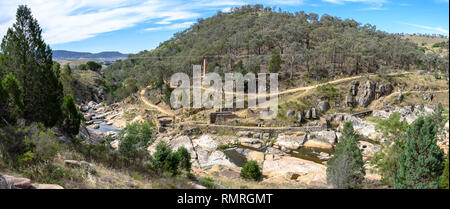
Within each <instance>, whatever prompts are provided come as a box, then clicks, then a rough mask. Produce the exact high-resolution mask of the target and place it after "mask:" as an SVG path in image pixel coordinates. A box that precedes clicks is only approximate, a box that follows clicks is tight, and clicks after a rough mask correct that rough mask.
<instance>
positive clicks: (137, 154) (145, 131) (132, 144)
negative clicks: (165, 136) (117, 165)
mask: <svg viewBox="0 0 450 209" xmlns="http://www.w3.org/2000/svg"><path fill="white" fill-rule="evenodd" d="M154 132H155V130H154V125H153V123H152V122H151V121H145V122H143V123H139V122H135V123H132V124H129V125H127V126H126V127H125V128H124V129H123V130H122V131H121V132H120V134H119V140H120V145H119V152H120V153H121V154H122V155H123V156H126V157H128V158H131V159H136V158H142V157H145V156H143V155H145V153H146V152H147V147H148V146H149V145H151V144H152V143H153V141H154V138H155V136H154Z"/></svg>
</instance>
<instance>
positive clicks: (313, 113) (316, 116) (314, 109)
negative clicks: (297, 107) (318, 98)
mask: <svg viewBox="0 0 450 209" xmlns="http://www.w3.org/2000/svg"><path fill="white" fill-rule="evenodd" d="M311 118H312V119H318V118H319V114H318V113H317V111H316V108H314V107H312V108H311Z"/></svg>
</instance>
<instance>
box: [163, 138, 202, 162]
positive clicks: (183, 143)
mask: <svg viewBox="0 0 450 209" xmlns="http://www.w3.org/2000/svg"><path fill="white" fill-rule="evenodd" d="M169 145H170V146H171V147H172V149H173V150H174V151H176V150H177V149H178V148H180V147H184V148H186V149H187V151H188V152H189V153H190V154H191V158H194V159H195V158H196V157H197V156H196V153H195V151H194V146H193V144H192V142H191V139H189V137H188V136H179V137H176V138H174V139H172V140H171V141H170V142H169Z"/></svg>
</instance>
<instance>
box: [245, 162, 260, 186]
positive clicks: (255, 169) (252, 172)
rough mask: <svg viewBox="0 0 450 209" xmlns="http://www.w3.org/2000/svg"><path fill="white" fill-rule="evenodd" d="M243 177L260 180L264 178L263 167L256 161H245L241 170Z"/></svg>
mask: <svg viewBox="0 0 450 209" xmlns="http://www.w3.org/2000/svg"><path fill="white" fill-rule="evenodd" d="M241 177H242V178H243V179H249V180H254V181H259V180H261V179H262V173H261V169H260V168H259V166H258V163H257V162H256V161H248V162H247V163H245V165H244V167H243V168H242V170H241Z"/></svg>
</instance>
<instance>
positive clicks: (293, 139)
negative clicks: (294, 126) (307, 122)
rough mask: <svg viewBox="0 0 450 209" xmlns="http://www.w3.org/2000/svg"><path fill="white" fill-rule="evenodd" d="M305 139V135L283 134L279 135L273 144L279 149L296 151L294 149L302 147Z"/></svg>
mask: <svg viewBox="0 0 450 209" xmlns="http://www.w3.org/2000/svg"><path fill="white" fill-rule="evenodd" d="M305 138H306V136H305V135H301V136H287V135H284V134H279V135H278V138H277V141H276V142H275V144H276V145H278V146H280V147H285V148H287V149H291V150H296V149H299V148H300V147H301V146H302V145H303V143H304V142H305Z"/></svg>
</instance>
